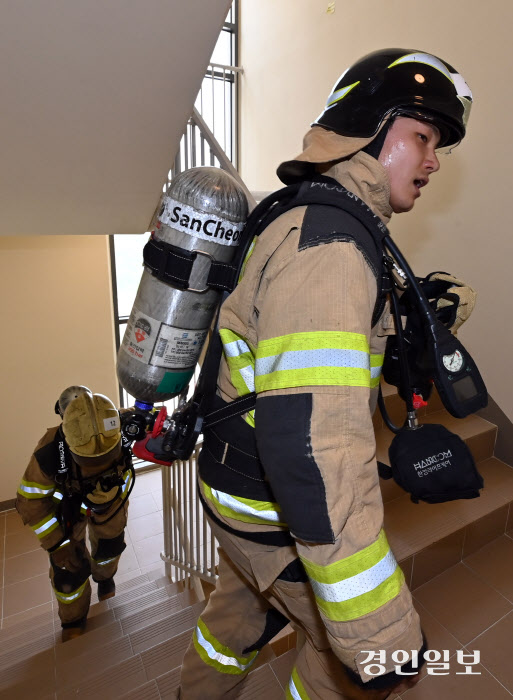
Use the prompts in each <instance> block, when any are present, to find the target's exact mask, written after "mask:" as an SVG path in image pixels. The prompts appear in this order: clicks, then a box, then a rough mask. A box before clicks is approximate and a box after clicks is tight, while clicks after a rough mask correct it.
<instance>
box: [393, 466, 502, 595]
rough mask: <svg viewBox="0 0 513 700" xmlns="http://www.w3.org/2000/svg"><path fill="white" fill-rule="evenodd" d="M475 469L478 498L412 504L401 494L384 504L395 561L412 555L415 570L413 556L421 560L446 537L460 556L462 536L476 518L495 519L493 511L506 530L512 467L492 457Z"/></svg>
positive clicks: (472, 525) (450, 562) (468, 530)
mask: <svg viewBox="0 0 513 700" xmlns="http://www.w3.org/2000/svg"><path fill="white" fill-rule="evenodd" d="M478 469H479V471H480V473H481V474H482V476H483V479H484V483H485V486H484V489H483V490H482V491H481V496H480V497H479V498H472V499H468V500H465V499H462V500H458V501H449V502H447V503H433V504H431V503H423V502H421V503H418V504H415V503H412V501H411V500H410V497H409V496H407V495H403V496H401V497H399V498H396V499H394V500H393V501H389V502H387V503H385V531H386V533H387V537H388V540H389V542H390V546H391V548H392V550H393V552H394V554H395V557H396V559H397V560H398V561H399V562H401V563H403V562H406V561H407V560H409V559H411V558H412V557H413V559H412V565H413V569H414V570H415V565H416V564H415V563H416V561H417V557H421V558H424V559H425V557H426V556H427V552H429V548H432V547H434V546H435V544H436V543H440V542H443V541H444V540H446V539H447V540H448V539H449V538H452V539H451V540H450V547H451V550H452V549H453V548H454V547H455V548H456V551H458V547H459V548H460V549H459V551H460V554H461V555H462V553H463V549H462V548H463V544H464V541H465V537H466V536H467V535H468V533H469V532H470V530H471V529H473V530H474V531H475V528H476V523H477V522H478V521H480V519H482V518H495V515H494V514H497V515H498V514H499V511H501V512H502V514H503V515H504V518H502V520H503V521H504V522H503V524H502V526H503V529H504V530H505V529H506V517H507V515H506V514H507V508H508V506H509V504H510V503H512V502H513V469H512V468H511V467H510V466H508V465H507V464H504V462H501V461H500V460H499V459H497V458H496V457H490V458H489V459H486V460H483V461H482V462H480V463H479V464H478ZM502 520H501V522H502ZM502 526H501V527H502ZM439 558H440V562H438V564H437V566H438V567H440V565H441V564H442V563H443V557H439ZM458 560H461V556H460V557H459V559H457V560H454V557H453V558H452V559H450V560H448V562H447V566H444V567H443V568H442V569H440V568H438V569H437V570H436V574H434V575H438V574H439V573H441V572H442V571H444V570H445V568H448V567H449V566H453V565H454V564H455V563H457V561H458ZM419 561H420V560H419ZM424 582H425V581H424Z"/></svg>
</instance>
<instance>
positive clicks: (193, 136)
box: [191, 122, 196, 168]
mask: <svg viewBox="0 0 513 700" xmlns="http://www.w3.org/2000/svg"><path fill="white" fill-rule="evenodd" d="M191 156H192V167H193V168H195V167H196V124H194V122H193V123H192V124H191Z"/></svg>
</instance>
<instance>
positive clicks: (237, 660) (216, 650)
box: [193, 617, 258, 675]
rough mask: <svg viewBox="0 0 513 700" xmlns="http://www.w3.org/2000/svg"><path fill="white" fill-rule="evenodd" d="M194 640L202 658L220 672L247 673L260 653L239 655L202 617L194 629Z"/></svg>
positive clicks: (253, 652) (231, 673)
mask: <svg viewBox="0 0 513 700" xmlns="http://www.w3.org/2000/svg"><path fill="white" fill-rule="evenodd" d="M193 642H194V646H195V648H196V651H197V652H198V654H199V655H200V657H201V659H202V660H203V661H204V662H205V663H206V664H208V665H209V666H212V667H213V668H215V669H216V671H219V672H220V673H228V674H230V675H240V674H242V673H245V672H246V671H248V669H249V668H250V667H251V665H252V664H253V663H254V661H255V659H256V657H257V655H258V651H252V652H251V653H250V654H249V655H248V656H237V654H235V653H234V652H233V651H232V650H231V649H230V648H229V647H227V646H225V645H224V644H221V642H219V640H217V639H216V638H215V637H214V635H213V634H212V633H211V632H210V630H209V629H208V627H207V626H206V624H205V623H204V622H203V620H202V619H201V617H200V618H199V620H198V624H197V626H196V629H195V630H194V635H193Z"/></svg>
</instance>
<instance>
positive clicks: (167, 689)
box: [156, 668, 207, 700]
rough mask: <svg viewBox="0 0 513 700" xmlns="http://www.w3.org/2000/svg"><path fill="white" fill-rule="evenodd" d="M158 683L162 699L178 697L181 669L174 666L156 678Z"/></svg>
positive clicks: (172, 699)
mask: <svg viewBox="0 0 513 700" xmlns="http://www.w3.org/2000/svg"><path fill="white" fill-rule="evenodd" d="M156 683H157V687H158V689H159V693H160V697H161V698H162V700H174V699H175V698H176V690H177V688H178V686H179V685H180V669H179V668H174V669H173V670H172V671H168V672H167V673H165V674H164V675H163V676H159V677H158V678H157V679H156ZM205 700H207V698H205Z"/></svg>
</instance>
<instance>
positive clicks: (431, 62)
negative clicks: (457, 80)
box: [388, 53, 454, 83]
mask: <svg viewBox="0 0 513 700" xmlns="http://www.w3.org/2000/svg"><path fill="white" fill-rule="evenodd" d="M403 63H425V64H426V65H427V66H431V67H432V68H436V70H439V71H440V73H442V74H443V75H445V77H446V78H447V80H450V81H451V83H453V82H454V80H453V79H452V75H451V73H450V72H449V69H448V68H447V66H446V65H445V64H443V63H442V61H441V60H440V59H439V58H437V57H436V56H432V55H431V54H430V53H408V54H406V55H405V56H401V58H398V59H397V60H396V61H394V62H393V63H391V64H390V65H389V66H388V68H393V67H394V66H399V65H401V64H403Z"/></svg>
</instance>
